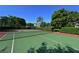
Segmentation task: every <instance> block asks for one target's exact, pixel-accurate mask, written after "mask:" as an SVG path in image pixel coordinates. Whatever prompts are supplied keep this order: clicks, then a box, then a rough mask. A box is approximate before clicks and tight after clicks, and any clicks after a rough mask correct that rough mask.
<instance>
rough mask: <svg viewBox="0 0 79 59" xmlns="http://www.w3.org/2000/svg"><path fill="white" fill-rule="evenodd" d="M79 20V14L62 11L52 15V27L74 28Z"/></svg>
mask: <svg viewBox="0 0 79 59" xmlns="http://www.w3.org/2000/svg"><path fill="white" fill-rule="evenodd" d="M78 20H79V12H75V11H68V10H65V9H60V10H58V11H56V12H55V13H54V14H53V15H52V21H51V25H52V27H54V28H62V27H65V26H69V27H73V26H74V24H75V22H76V21H78Z"/></svg>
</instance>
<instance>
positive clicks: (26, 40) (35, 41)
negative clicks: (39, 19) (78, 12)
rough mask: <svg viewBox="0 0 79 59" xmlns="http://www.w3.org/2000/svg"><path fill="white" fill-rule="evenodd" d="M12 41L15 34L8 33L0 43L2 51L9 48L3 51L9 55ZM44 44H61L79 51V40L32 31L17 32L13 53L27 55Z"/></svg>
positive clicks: (50, 45) (52, 45) (49, 45)
mask: <svg viewBox="0 0 79 59" xmlns="http://www.w3.org/2000/svg"><path fill="white" fill-rule="evenodd" d="M39 33H40V34H39ZM41 33H45V34H41ZM29 35H30V36H29ZM23 36H24V37H23ZM19 37H20V38H19ZM6 39H9V40H6ZM12 39H13V33H12V32H11V33H8V34H7V36H6V37H4V40H3V41H0V50H1V49H2V48H5V47H7V48H6V49H3V51H2V52H9V53H10V52H11V46H12ZM42 42H47V44H48V47H55V45H56V44H60V45H61V46H62V47H64V46H66V45H67V46H70V47H73V48H76V49H79V38H75V37H67V36H62V35H57V34H50V33H47V32H43V31H35V32H34V31H30V32H15V37H14V49H13V50H14V51H13V52H14V53H25V52H27V50H28V49H29V48H31V47H34V48H35V49H37V48H38V47H40V44H41V43H42Z"/></svg>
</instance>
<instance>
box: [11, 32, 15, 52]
mask: <svg viewBox="0 0 79 59" xmlns="http://www.w3.org/2000/svg"><path fill="white" fill-rule="evenodd" d="M14 38H15V32H13V40H12V46H11V53H13V51H14V41H15V40H14Z"/></svg>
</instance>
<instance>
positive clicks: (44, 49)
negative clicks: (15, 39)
mask: <svg viewBox="0 0 79 59" xmlns="http://www.w3.org/2000/svg"><path fill="white" fill-rule="evenodd" d="M27 52H28V53H79V50H76V49H74V48H72V47H70V46H65V47H61V45H60V44H57V45H56V47H55V48H52V47H50V48H48V47H47V43H45V42H43V43H42V44H41V46H40V47H39V48H38V49H35V48H30V49H28V51H27Z"/></svg>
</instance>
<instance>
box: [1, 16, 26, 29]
mask: <svg viewBox="0 0 79 59" xmlns="http://www.w3.org/2000/svg"><path fill="white" fill-rule="evenodd" d="M25 26H26V22H25V19H23V18H20V17H16V16H0V28H6V29H8V28H10V29H11V28H24V27H25Z"/></svg>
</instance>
